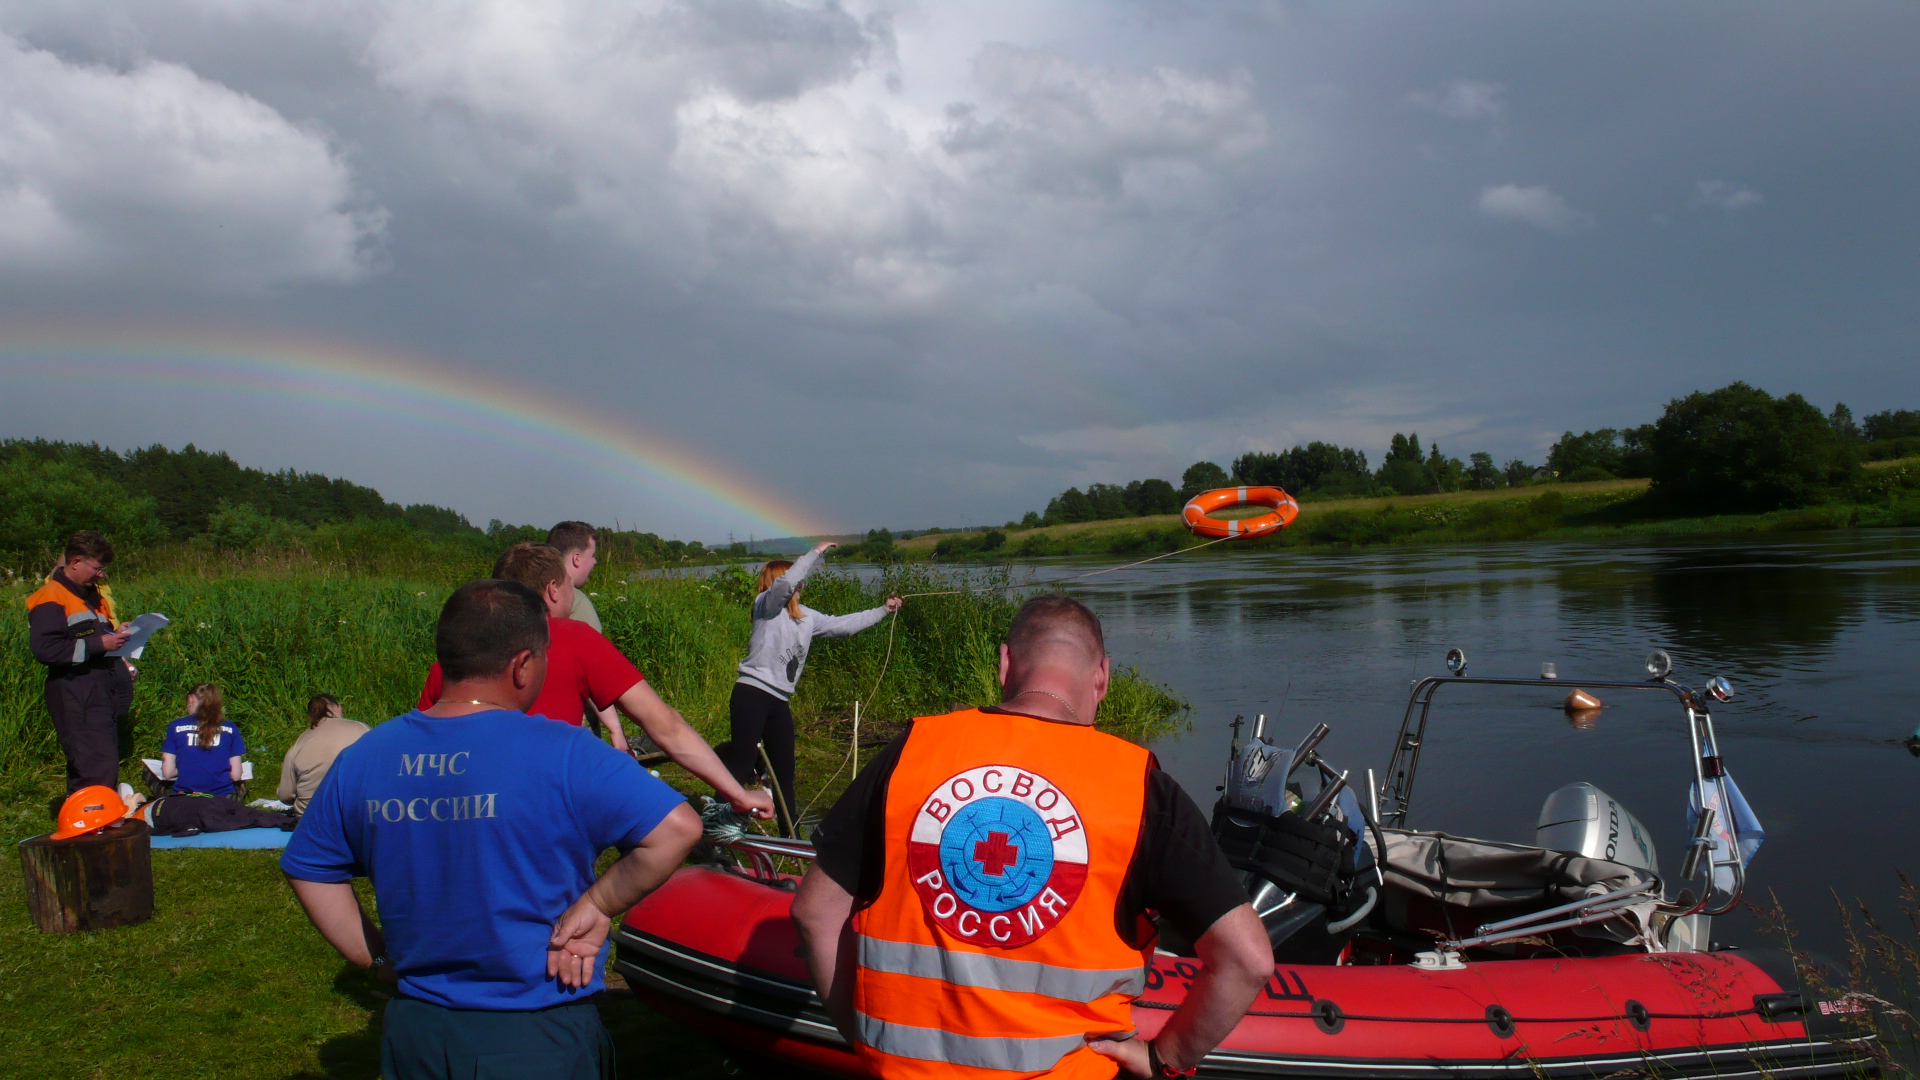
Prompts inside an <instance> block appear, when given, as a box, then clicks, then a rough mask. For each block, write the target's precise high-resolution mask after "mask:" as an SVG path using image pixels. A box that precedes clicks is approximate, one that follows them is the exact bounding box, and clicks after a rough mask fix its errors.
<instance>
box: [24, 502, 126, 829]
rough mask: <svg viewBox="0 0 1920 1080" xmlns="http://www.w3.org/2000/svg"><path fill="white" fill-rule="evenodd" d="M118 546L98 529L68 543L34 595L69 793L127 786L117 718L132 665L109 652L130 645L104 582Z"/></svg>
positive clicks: (30, 618) (37, 637)
mask: <svg viewBox="0 0 1920 1080" xmlns="http://www.w3.org/2000/svg"><path fill="white" fill-rule="evenodd" d="M111 562H113V545H112V544H109V543H107V538H106V537H104V536H101V535H100V534H99V533H97V532H94V531H93V530H92V529H82V530H81V531H79V532H77V533H74V534H73V536H72V537H70V538H69V539H68V540H67V546H66V550H65V552H64V553H63V555H62V558H61V561H60V566H59V568H58V569H56V570H54V572H53V574H52V576H51V577H49V578H48V579H47V583H46V584H45V585H42V586H41V587H40V588H39V590H38V591H36V592H35V593H34V594H33V595H32V596H29V597H27V626H28V629H29V631H30V634H29V640H30V642H31V645H32V649H33V658H34V659H35V660H38V661H40V662H41V663H43V664H45V665H47V690H46V693H47V712H48V714H49V715H51V716H52V717H53V730H54V733H55V734H56V735H57V736H59V739H60V749H61V751H62V752H64V753H65V754H66V756H67V791H68V793H72V792H75V791H78V790H80V789H81V788H83V787H88V786H90V785H93V784H103V785H105V786H107V787H113V786H115V785H116V784H118V783H119V782H120V749H119V734H118V731H117V730H116V728H115V726H114V714H115V713H116V711H117V705H118V703H119V702H118V698H119V697H120V688H119V686H118V683H119V681H120V680H121V679H122V678H123V672H124V668H123V666H122V665H121V663H120V660H119V658H117V657H113V656H108V655H107V654H108V653H110V652H112V651H113V650H115V649H118V648H119V647H120V646H122V645H125V644H126V643H127V635H126V634H124V633H122V632H120V627H119V625H118V624H117V623H115V621H114V613H113V604H112V602H111V601H110V600H108V599H107V598H106V597H104V596H102V595H101V592H100V586H99V581H100V577H101V575H102V573H103V572H104V570H105V567H106V566H107V564H108V563H111Z"/></svg>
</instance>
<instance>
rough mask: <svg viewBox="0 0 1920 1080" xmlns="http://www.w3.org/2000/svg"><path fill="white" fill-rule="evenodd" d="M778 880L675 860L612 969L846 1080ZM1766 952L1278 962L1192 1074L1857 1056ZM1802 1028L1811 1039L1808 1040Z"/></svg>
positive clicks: (1168, 985)
mask: <svg viewBox="0 0 1920 1080" xmlns="http://www.w3.org/2000/svg"><path fill="white" fill-rule="evenodd" d="M792 897H793V893H792V891H791V882H790V879H789V881H788V885H787V887H775V886H772V885H768V884H766V883H764V882H761V881H757V880H753V879H750V878H748V877H745V876H743V875H740V874H737V873H732V872H729V871H727V870H722V869H716V868H711V867H686V868H683V869H681V870H680V871H678V872H677V873H675V874H674V876H673V877H672V878H671V879H670V880H669V881H668V882H667V883H666V884H665V885H663V886H662V887H661V888H660V889H659V890H657V891H656V892H654V893H653V894H652V895H650V896H648V897H647V899H646V900H644V901H642V902H641V903H640V904H639V905H638V906H636V907H635V908H634V909H633V911H631V912H629V913H628V915H627V917H626V920H625V921H624V923H623V925H622V926H621V927H620V929H619V931H618V932H617V942H618V953H617V957H616V960H615V965H616V968H617V969H618V970H619V971H620V973H621V974H622V975H623V976H625V978H626V979H627V982H628V984H629V985H630V986H632V987H633V988H634V990H635V991H636V992H638V993H640V994H643V995H644V996H646V997H647V998H648V999H649V1000H651V1001H653V1002H655V1003H656V1004H657V1005H659V1006H660V1007H661V1008H662V1009H663V1010H665V1011H667V1012H668V1013H670V1014H671V1015H674V1016H676V1017H678V1018H680V1019H681V1020H683V1021H685V1022H687V1023H689V1024H692V1025H695V1026H697V1027H699V1028H700V1029H702V1030H705V1031H707V1032H708V1033H710V1034H712V1035H714V1036H715V1037H716V1038H718V1039H720V1040H721V1041H722V1042H723V1044H725V1045H727V1046H729V1047H730V1048H733V1049H736V1050H738V1051H740V1052H743V1053H745V1054H749V1055H754V1056H762V1057H769V1058H776V1059H779V1060H781V1061H783V1062H787V1063H790V1064H795V1065H800V1066H804V1067H807V1068H811V1069H814V1070H817V1071H821V1072H827V1073H833V1074H839V1075H847V1076H858V1075H863V1073H862V1070H861V1069H860V1066H859V1064H858V1062H857V1060H856V1059H855V1057H854V1056H853V1055H852V1053H850V1052H849V1050H848V1049H847V1047H846V1044H845V1042H844V1040H843V1039H842V1038H841V1036H840V1034H839V1032H838V1031H836V1030H835V1029H834V1028H833V1026H832V1024H831V1022H830V1021H829V1020H828V1019H827V1017H826V1015H825V1013H824V1011H823V1010H822V1007H821V1004H820V1001H819V998H818V997H817V996H816V995H815V994H814V993H813V992H812V989H811V987H810V985H809V983H808V979H807V973H806V967H805V963H804V961H803V960H802V959H801V957H800V951H799V939H798V936H797V935H796V933H795V931H794V929H793V924H792V921H791V919H790V918H789V910H790V907H791V903H792ZM1784 961H1785V958H1784V957H1783V956H1779V955H1778V954H1763V953H1747V952H1738V951H1725V952H1713V953H1686V954H1675V953H1668V954H1653V955H1643V954H1633V955H1621V956H1607V957H1572V958H1562V959H1540V960H1491V961H1474V962H1470V963H1468V964H1466V965H1465V966H1464V967H1460V968H1455V969H1451V970H1428V969H1422V968H1416V967H1412V966H1408V965H1378V966H1367V965H1356V966H1315V965H1284V966H1281V967H1277V968H1275V970H1274V974H1273V977H1272V978H1271V979H1269V980H1268V982H1267V985H1266V987H1265V988H1264V990H1263V991H1262V992H1261V994H1260V995H1259V997H1258V998H1257V999H1256V1000H1255V1002H1254V1006H1253V1009H1252V1010H1251V1011H1250V1012H1249V1014H1248V1015H1247V1017H1246V1019H1244V1020H1242V1021H1241V1023H1240V1024H1239V1025H1238V1026H1237V1027H1236V1028H1235V1029H1234V1031H1233V1033H1232V1034H1231V1035H1229V1036H1228V1037H1227V1039H1226V1040H1225V1041H1224V1042H1223V1043H1222V1044H1221V1045H1220V1047H1219V1048H1218V1049H1217V1050H1215V1051H1214V1052H1213V1053H1212V1054H1210V1055H1208V1057H1207V1059H1206V1061H1205V1063H1204V1064H1203V1067H1202V1070H1201V1071H1202V1075H1206V1076H1221V1077H1303V1078H1306V1077H1314V1078H1325V1077H1358V1076H1368V1077H1394V1078H1406V1080H1429V1078H1431V1080H1440V1078H1442V1077H1444V1078H1446V1080H1482V1078H1485V1080H1494V1078H1508V1077H1513V1078H1518V1077H1523V1076H1525V1077H1536V1078H1538V1077H1556V1078H1557V1077H1568V1078H1571V1077H1581V1078H1592V1077H1605V1076H1609V1075H1618V1074H1622V1073H1629V1072H1630V1073H1634V1074H1653V1075H1660V1076H1675V1077H1693V1076H1699V1077H1709V1076H1710V1077H1716V1078H1721V1080H1737V1078H1740V1077H1760V1076H1763V1075H1764V1076H1769V1077H1779V1078H1789V1077H1820V1076H1840V1075H1845V1074H1850V1073H1859V1072H1862V1071H1865V1069H1866V1067H1867V1066H1868V1064H1869V1062H1868V1058H1867V1055H1866V1054H1865V1052H1864V1050H1863V1048H1862V1046H1861V1045H1860V1044H1858V1043H1856V1042H1851V1041H1849V1040H1848V1039H1847V1038H1846V1033H1845V1032H1844V1031H1843V1030H1842V1029H1841V1028H1840V1025H1839V1023H1838V1021H1837V1020H1835V1019H1832V1018H1831V1016H1830V1013H1831V1011H1832V1010H1831V1003H1827V1004H1828V1005H1829V1010H1826V1011H1823V1010H1822V1009H1821V1008H1820V1007H1819V1006H1820V1005H1821V1004H1822V1003H1819V1002H1806V1001H1804V1000H1803V999H1802V997H1801V995H1800V994H1799V993H1798V990H1797V987H1796V986H1795V985H1794V979H1793V975H1792V970H1791V965H1790V964H1787V963H1785V962H1784ZM1199 970H1200V968H1199V963H1198V961H1196V960H1193V959H1190V958H1180V957H1173V956H1165V955H1160V956H1156V957H1154V960H1153V964H1152V965H1151V967H1150V968H1149V970H1148V977H1147V989H1146V990H1145V992H1144V993H1142V995H1141V996H1140V998H1139V999H1138V1000H1136V1002H1135V1003H1134V1021H1135V1024H1136V1026H1138V1028H1139V1029H1140V1031H1141V1032H1142V1033H1143V1034H1145V1035H1148V1036H1151V1035H1153V1034H1155V1033H1157V1032H1158V1031H1159V1030H1160V1028H1161V1026H1162V1025H1163V1024H1165V1023H1166V1021H1167V1019H1168V1018H1169V1017H1171V1016H1172V1015H1173V1010H1174V1009H1176V1008H1178V1006H1179V1004H1180V1002H1181V1001H1182V1000H1183V999H1184V998H1185V995H1186V993H1187V992H1188V989H1189V988H1190V987H1191V985H1192V980H1193V978H1194V977H1195V976H1196V975H1198V974H1199ZM1810 1029H1811V1030H1810Z"/></svg>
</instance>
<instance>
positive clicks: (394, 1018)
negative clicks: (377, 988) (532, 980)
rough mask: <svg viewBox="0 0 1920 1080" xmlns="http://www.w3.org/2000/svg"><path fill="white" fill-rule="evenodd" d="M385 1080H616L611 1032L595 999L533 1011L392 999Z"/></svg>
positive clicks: (384, 1039)
mask: <svg viewBox="0 0 1920 1080" xmlns="http://www.w3.org/2000/svg"><path fill="white" fill-rule="evenodd" d="M381 1027H382V1028H383V1031H382V1033H381V1035H380V1075H381V1076H383V1077H385V1078H386V1080H613V1038H612V1036H610V1035H608V1034H607V1029H606V1025H604V1024H602V1023H601V1022H600V1009H599V1007H598V1006H596V1005H595V1004H594V1003H593V1002H590V1001H586V1002H581V1003H579V1004H577V1005H557V1006H554V1007H553V1008H551V1009H540V1010H537V1011H534V1012H495V1011H492V1010H486V1009H449V1008H447V1007H445V1006H444V1005H434V1004H431V1003H429V1002H425V1001H420V1000H418V999H416V998H409V997H395V998H394V999H392V1000H391V1001H389V1002H387V1010H386V1013H385V1015H384V1018H383V1019H382V1021H381Z"/></svg>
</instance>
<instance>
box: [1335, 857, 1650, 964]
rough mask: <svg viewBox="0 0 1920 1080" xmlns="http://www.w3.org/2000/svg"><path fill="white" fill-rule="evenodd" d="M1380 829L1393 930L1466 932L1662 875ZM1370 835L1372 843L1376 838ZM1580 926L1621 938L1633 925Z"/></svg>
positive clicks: (1587, 933)
mask: <svg viewBox="0 0 1920 1080" xmlns="http://www.w3.org/2000/svg"><path fill="white" fill-rule="evenodd" d="M1380 835H1381V837H1382V839H1384V840H1385V843H1386V852H1385V855H1384V857H1383V858H1381V859H1380V864H1381V868H1382V871H1383V872H1384V874H1385V877H1386V885H1387V890H1386V894H1385V895H1384V896H1383V897H1382V898H1381V901H1382V902H1381V911H1382V917H1383V919H1384V920H1385V922H1386V923H1387V925H1388V926H1390V927H1392V928H1393V929H1396V930H1402V931H1407V932H1411V933H1415V934H1422V935H1426V934H1440V935H1443V936H1446V937H1451V938H1461V937H1466V936H1469V935H1471V934H1472V932H1473V930H1474V928H1475V927H1477V926H1478V925H1480V924H1482V923H1488V922H1494V921H1498V920H1501V919H1510V918H1514V917H1516V916H1520V915H1525V914H1527V913H1528V912H1531V911H1545V910H1547V909H1548V908H1553V907H1559V906H1560V905H1562V904H1568V903H1572V902H1574V901H1576V900H1581V899H1584V898H1586V897H1589V896H1601V895H1604V894H1606V893H1610V892H1613V891H1615V890H1618V889H1624V888H1627V887H1629V886H1633V885H1640V884H1645V883H1648V882H1653V881H1657V880H1658V879H1657V878H1656V877H1655V875H1653V874H1652V873H1650V872H1648V871H1646V870H1641V869H1638V868H1636V867H1631V866H1626V865H1624V864H1622V863H1616V862H1608V861H1607V860H1605V859H1590V858H1587V857H1585V856H1582V855H1572V854H1568V853H1567V852H1564V851H1548V850H1547V849H1545V848H1538V847H1531V846H1528V845H1525V844H1502V843H1497V842H1495V841H1491V840H1472V839H1468V838H1465V837H1459V836H1450V835H1448V834H1446V833H1440V832H1414V831H1411V830H1406V829H1381V830H1380ZM1367 840H1368V843H1369V844H1370V845H1372V844H1373V841H1374V838H1373V837H1372V836H1368V837H1367ZM1580 931H1581V934H1580V936H1582V937H1603V938H1607V939H1612V940H1615V941H1624V940H1627V939H1629V938H1631V937H1632V936H1634V934H1635V932H1636V928H1635V927H1633V926H1631V925H1627V924H1624V923H1621V922H1620V921H1619V920H1612V921H1609V922H1608V923H1601V924H1597V925H1595V926H1592V927H1582V928H1580Z"/></svg>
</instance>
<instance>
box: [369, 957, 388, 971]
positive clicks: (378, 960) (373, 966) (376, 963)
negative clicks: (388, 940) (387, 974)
mask: <svg viewBox="0 0 1920 1080" xmlns="http://www.w3.org/2000/svg"><path fill="white" fill-rule="evenodd" d="M386 966H387V956H386V954H385V953H381V954H380V955H379V956H376V957H374V958H373V959H372V960H369V961H367V974H369V975H378V974H380V969H381V968H384V967H386Z"/></svg>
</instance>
